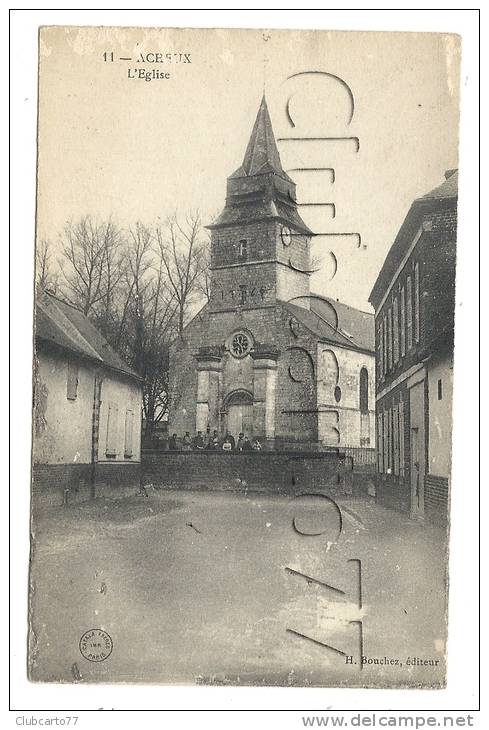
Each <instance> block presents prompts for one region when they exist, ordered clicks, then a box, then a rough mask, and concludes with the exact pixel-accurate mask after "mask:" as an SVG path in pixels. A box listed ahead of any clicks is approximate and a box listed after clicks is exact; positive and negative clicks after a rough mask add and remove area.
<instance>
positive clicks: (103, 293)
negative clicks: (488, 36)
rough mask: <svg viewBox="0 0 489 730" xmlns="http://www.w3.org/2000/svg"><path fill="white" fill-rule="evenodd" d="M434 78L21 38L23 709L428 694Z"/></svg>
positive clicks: (432, 666)
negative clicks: (68, 696) (27, 346)
mask: <svg viewBox="0 0 489 730" xmlns="http://www.w3.org/2000/svg"><path fill="white" fill-rule="evenodd" d="M460 55H461V47H460V39H459V37H458V36H455V35H450V34H442V33H407V32H398V33H395V32H346V31H345V32H338V31H335V32H328V31H304V30H301V31H296V30H273V29H272V30H270V29H264V30H255V29H252V30H238V29H234V30H232V29H222V28H221V29H205V30H198V29H183V28H181V29H178V28H171V29H168V28H117V27H64V26H56V27H42V28H40V31H39V122H38V192H37V228H36V231H37V236H36V316H35V357H34V369H33V372H34V405H33V458H32V497H31V564H30V577H29V641H28V675H29V678H30V679H31V680H32V681H35V682H64V683H81V684H83V683H117V682H121V683H148V684H149V683H161V684H192V685H253V686H270V685H274V686H285V687H287V686H290V687H308V686H319V687H365V688H370V687H371V688H441V687H444V686H445V684H446V672H447V650H446V643H447V631H448V629H447V625H448V623H447V590H448V549H449V539H448V537H449V525H450V484H451V479H450V472H451V439H452V425H451V412H452V384H453V378H452V373H453V362H454V347H453V342H454V302H455V260H456V239H457V198H458V120H459V74H460ZM448 661H449V657H448Z"/></svg>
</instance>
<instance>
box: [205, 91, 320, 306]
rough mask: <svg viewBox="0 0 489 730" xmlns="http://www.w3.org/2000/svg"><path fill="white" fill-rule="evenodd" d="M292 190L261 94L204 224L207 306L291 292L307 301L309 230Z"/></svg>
mask: <svg viewBox="0 0 489 730" xmlns="http://www.w3.org/2000/svg"><path fill="white" fill-rule="evenodd" d="M295 190H296V188H295V183H294V181H293V180H292V179H291V178H290V177H289V176H288V175H287V173H286V172H285V170H284V168H283V167H282V162H281V160H280V155H279V151H278V148H277V142H276V140H275V136H274V133H273V129H272V122H271V119H270V114H269V111H268V107H267V102H266V99H265V96H263V98H262V100H261V103H260V107H259V109H258V114H257V115H256V119H255V123H254V125H253V129H252V132H251V137H250V139H249V142H248V145H247V147H246V151H245V154H244V159H243V163H242V165H241V166H240V167H239V168H238V169H237V170H236V171H235V172H234V173H233V174H232V175H230V176H229V177H228V181H227V194H226V204H225V206H224V210H223V211H222V213H221V214H220V216H219V217H218V218H217V220H215V221H214V222H213V223H211V225H209V226H207V227H208V228H209V229H210V230H211V231H212V236H211V272H212V273H211V287H210V289H211V292H210V293H211V297H210V305H211V308H212V311H221V310H223V311H226V310H229V309H233V308H235V307H240V308H242V307H266V306H270V305H272V304H273V303H274V302H276V301H278V300H279V301H280V300H285V301H287V300H288V299H290V298H291V297H294V298H295V299H298V298H299V299H300V298H302V300H301V301H304V302H306V301H307V295H308V293H309V275H310V266H309V240H310V238H311V235H312V232H311V231H310V229H309V228H308V227H307V226H306V224H305V223H304V221H303V220H302V218H301V216H300V214H299V211H298V208H297V199H296V192H295ZM303 306H307V304H304V305H303Z"/></svg>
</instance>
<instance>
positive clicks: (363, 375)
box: [360, 368, 368, 413]
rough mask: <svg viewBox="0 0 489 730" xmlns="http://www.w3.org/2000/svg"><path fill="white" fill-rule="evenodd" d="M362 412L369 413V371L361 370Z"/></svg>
mask: <svg viewBox="0 0 489 730" xmlns="http://www.w3.org/2000/svg"><path fill="white" fill-rule="evenodd" d="M360 413H368V371H367V368H362V369H361V370H360Z"/></svg>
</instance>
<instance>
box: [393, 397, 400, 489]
mask: <svg viewBox="0 0 489 730" xmlns="http://www.w3.org/2000/svg"><path fill="white" fill-rule="evenodd" d="M392 421H393V432H394V433H393V451H394V474H395V475H396V476H398V475H399V409H398V406H394V408H393V409H392Z"/></svg>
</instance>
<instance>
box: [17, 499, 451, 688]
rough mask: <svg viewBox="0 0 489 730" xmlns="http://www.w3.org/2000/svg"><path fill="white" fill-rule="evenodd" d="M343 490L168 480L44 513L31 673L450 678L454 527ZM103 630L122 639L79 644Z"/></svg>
mask: <svg viewBox="0 0 489 730" xmlns="http://www.w3.org/2000/svg"><path fill="white" fill-rule="evenodd" d="M337 503H338V506H339V510H340V511H338V510H337V508H336V507H335V506H334V505H333V504H332V503H330V502H328V500H326V499H321V498H319V497H316V498H309V499H305V498H301V499H299V500H290V499H287V498H285V497H273V496H261V495H260V496H258V495H253V494H248V495H245V494H237V493H222V492H220V493H212V492H199V493H196V492H184V493H175V492H164V491H158V492H153V493H152V494H150V495H149V496H148V497H131V498H127V499H124V500H122V499H121V500H114V501H109V500H103V501H102V500H97V501H95V502H93V503H90V504H86V505H78V506H76V505H73V506H69V507H64V508H61V507H60V508H56V509H51V510H50V511H49V512H46V513H44V514H43V515H41V516H39V517H38V518H37V519H36V522H35V530H34V549H33V562H32V571H31V597H32V600H31V609H32V615H33V618H32V624H31V635H30V644H31V662H30V667H31V670H30V673H31V678H32V679H33V680H38V681H62V682H72V681H78V682H102V681H103V682H108V681H110V682H135V681H139V682H148V683H149V682H162V683H171V682H178V683H210V684H272V685H274V684H275V685H323V686H340V685H349V686H359V685H360V686H392V687H394V686H408V685H409V686H418V685H424V686H439V685H440V684H443V679H444V674H445V666H444V650H445V636H446V628H445V604H446V599H445V567H446V548H445V545H444V534H443V533H442V532H441V531H440V530H438V529H437V528H435V527H433V526H431V525H429V524H426V523H425V524H421V523H415V522H412V521H410V520H409V519H408V518H407V517H405V516H403V515H400V514H398V513H396V512H394V511H391V510H386V509H384V508H382V507H380V506H378V505H376V504H375V503H372V502H368V501H366V500H337ZM303 533H311V534H303ZM318 533H320V534H318ZM94 628H101V629H103V630H104V631H106V632H108V634H109V635H110V637H111V638H112V641H113V650H112V653H111V654H110V656H109V657H108V658H107V659H105V660H104V661H101V662H91V661H88V660H87V659H85V658H84V657H83V656H82V654H81V653H80V649H79V641H80V638H81V636H82V635H83V634H84V632H86V631H87V630H89V629H94ZM361 656H363V657H365V658H366V659H365V661H364V662H363V663H362V661H361V659H360V657H361Z"/></svg>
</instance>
